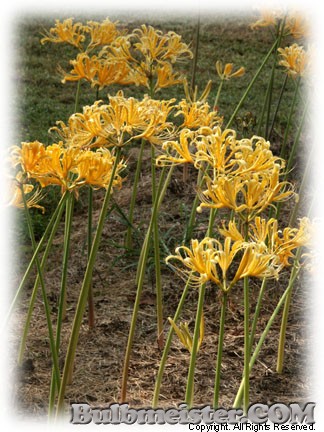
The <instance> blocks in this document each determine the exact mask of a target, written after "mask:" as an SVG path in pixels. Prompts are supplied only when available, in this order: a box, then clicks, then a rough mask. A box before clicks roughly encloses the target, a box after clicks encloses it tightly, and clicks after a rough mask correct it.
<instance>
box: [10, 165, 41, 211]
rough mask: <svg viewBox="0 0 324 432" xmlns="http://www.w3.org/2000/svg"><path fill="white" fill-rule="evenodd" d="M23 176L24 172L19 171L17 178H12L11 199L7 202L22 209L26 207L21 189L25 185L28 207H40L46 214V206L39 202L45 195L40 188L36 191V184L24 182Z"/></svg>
mask: <svg viewBox="0 0 324 432" xmlns="http://www.w3.org/2000/svg"><path fill="white" fill-rule="evenodd" d="M22 177H23V173H22V172H19V173H18V174H17V175H16V178H15V179H11V180H10V186H9V191H8V192H9V194H10V201H9V202H8V203H7V205H8V206H13V207H16V208H20V209H23V208H25V206H24V201H23V197H22V190H21V188H22V187H23V190H24V195H25V198H26V204H27V207H28V208H38V209H40V210H41V211H42V213H43V214H44V213H45V208H44V207H43V206H40V205H39V204H38V203H39V201H41V200H42V199H43V195H42V193H41V191H40V190H36V191H34V186H33V185H32V184H27V183H24V184H22ZM30 194H32V195H30Z"/></svg>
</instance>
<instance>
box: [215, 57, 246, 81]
mask: <svg viewBox="0 0 324 432" xmlns="http://www.w3.org/2000/svg"><path fill="white" fill-rule="evenodd" d="M233 67H234V65H233V63H226V65H225V66H224V69H223V63H222V62H221V61H220V60H218V61H217V62H216V71H217V73H218V76H219V77H220V79H221V80H229V79H231V78H238V77H241V76H242V75H244V74H245V68H244V67H240V68H239V69H237V70H236V71H235V72H233Z"/></svg>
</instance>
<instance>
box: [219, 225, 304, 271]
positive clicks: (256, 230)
mask: <svg viewBox="0 0 324 432" xmlns="http://www.w3.org/2000/svg"><path fill="white" fill-rule="evenodd" d="M309 227H310V222H309V219H308V218H302V219H301V220H300V222H299V228H291V227H286V228H284V230H279V229H278V221H277V219H274V218H271V219H269V220H266V219H261V218H260V217H256V218H255V219H254V221H253V222H252V223H250V224H249V233H248V239H249V240H250V241H254V242H258V243H260V244H263V245H264V246H265V247H266V248H267V250H268V251H269V253H271V254H273V255H275V256H276V257H277V259H278V264H279V265H280V266H282V267H284V266H289V265H290V264H291V263H290V262H289V259H290V258H294V257H295V255H294V253H293V250H294V249H297V248H298V247H300V246H305V245H307V244H309V242H310V229H309ZM219 232H220V233H221V234H222V235H223V236H225V237H226V238H228V237H230V238H231V239H232V241H244V235H243V233H242V232H240V230H239V229H238V227H237V225H236V223H235V222H234V221H231V222H229V224H228V227H227V228H226V227H225V225H224V226H223V228H221V229H220V230H219Z"/></svg>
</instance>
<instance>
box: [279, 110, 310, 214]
mask: <svg viewBox="0 0 324 432" xmlns="http://www.w3.org/2000/svg"><path fill="white" fill-rule="evenodd" d="M307 109H308V102H307V103H306V105H305V107H304V112H303V115H302V119H301V122H300V125H299V127H298V130H297V133H296V137H295V139H294V143H293V146H292V149H291V151H290V155H289V159H288V162H287V168H286V173H285V176H284V178H283V181H286V180H287V178H288V174H289V172H290V169H291V166H292V163H293V160H294V157H295V154H296V150H297V147H298V144H299V139H300V135H301V132H302V130H303V126H304V121H305V117H306V113H307ZM309 161H310V157H309V159H308V163H307V166H308V164H309ZM304 178H305V177H303V179H304ZM281 206H282V201H280V202H278V203H277V207H276V216H275V218H276V219H279V216H280V210H281Z"/></svg>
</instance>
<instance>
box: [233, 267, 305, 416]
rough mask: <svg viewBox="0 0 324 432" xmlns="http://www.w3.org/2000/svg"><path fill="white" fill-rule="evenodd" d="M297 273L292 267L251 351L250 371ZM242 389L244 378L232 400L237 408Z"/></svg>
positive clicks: (297, 269) (239, 405) (240, 403)
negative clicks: (284, 287)
mask: <svg viewBox="0 0 324 432" xmlns="http://www.w3.org/2000/svg"><path fill="white" fill-rule="evenodd" d="M298 274H299V268H298V267H296V266H295V267H294V268H293V270H292V273H291V275H290V280H289V284H288V287H287V288H286V291H285V292H284V293H283V295H282V297H281V299H280V300H279V302H278V304H277V306H276V308H275V310H274V311H273V313H272V315H271V317H270V319H269V321H268V323H267V325H266V327H265V329H264V331H263V333H262V335H261V337H260V340H259V342H258V344H257V346H256V348H255V350H254V353H253V355H252V357H251V360H250V363H249V372H251V370H252V367H253V365H254V363H255V362H256V360H257V358H258V356H259V353H260V350H261V348H262V345H263V343H264V341H265V339H266V337H267V335H268V333H269V331H270V328H271V326H272V324H273V322H274V320H275V318H276V316H277V315H278V313H279V311H280V309H281V306H282V305H283V303H284V301H285V300H286V298H287V296H288V294H289V292H290V291H291V289H292V287H293V285H294V282H295V280H296V278H297V276H298ZM243 389H244V378H243V379H242V381H241V384H240V387H239V390H238V392H237V395H236V398H235V400H234V403H233V408H239V407H241V405H242V398H243Z"/></svg>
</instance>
